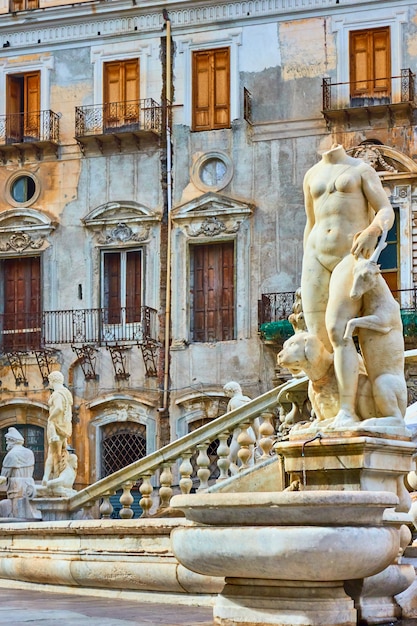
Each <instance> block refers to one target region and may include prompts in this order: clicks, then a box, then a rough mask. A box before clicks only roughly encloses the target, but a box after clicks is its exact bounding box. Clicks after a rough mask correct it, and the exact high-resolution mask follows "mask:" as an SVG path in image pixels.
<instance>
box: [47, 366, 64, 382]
mask: <svg viewBox="0 0 417 626" xmlns="http://www.w3.org/2000/svg"><path fill="white" fill-rule="evenodd" d="M48 380H49V382H50V384H51V385H56V384H58V385H63V384H64V377H63V375H62V374H61V372H58V370H55V371H53V372H51V373H50V374H49V376H48Z"/></svg>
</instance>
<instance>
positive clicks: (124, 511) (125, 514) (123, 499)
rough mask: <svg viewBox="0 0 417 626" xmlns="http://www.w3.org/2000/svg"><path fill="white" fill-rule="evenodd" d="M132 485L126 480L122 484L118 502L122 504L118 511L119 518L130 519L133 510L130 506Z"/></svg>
mask: <svg viewBox="0 0 417 626" xmlns="http://www.w3.org/2000/svg"><path fill="white" fill-rule="evenodd" d="M132 487H133V483H132V482H126V483H124V484H123V485H122V489H123V493H122V495H121V496H120V500H119V502H120V504H121V505H122V508H121V509H120V513H119V516H120V518H121V519H131V518H132V517H133V511H132V508H131V505H132V503H133V496H132V494H131V489H132Z"/></svg>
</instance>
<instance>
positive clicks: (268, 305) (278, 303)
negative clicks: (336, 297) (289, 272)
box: [258, 287, 417, 326]
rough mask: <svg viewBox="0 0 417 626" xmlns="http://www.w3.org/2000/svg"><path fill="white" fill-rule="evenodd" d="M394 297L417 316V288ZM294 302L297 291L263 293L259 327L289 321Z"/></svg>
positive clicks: (405, 308)
mask: <svg viewBox="0 0 417 626" xmlns="http://www.w3.org/2000/svg"><path fill="white" fill-rule="evenodd" d="M392 295H393V296H394V298H395V299H396V300H397V302H398V303H399V305H400V308H401V311H403V312H408V313H415V314H416V315H417V287H413V288H412V289H399V290H397V291H393V292H392ZM294 302H295V291H283V292H278V293H263V294H262V296H261V299H260V300H258V323H259V326H261V325H262V324H267V323H269V322H280V321H282V320H286V319H288V316H289V315H291V313H292V312H293V306H294Z"/></svg>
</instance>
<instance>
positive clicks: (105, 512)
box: [99, 491, 114, 519]
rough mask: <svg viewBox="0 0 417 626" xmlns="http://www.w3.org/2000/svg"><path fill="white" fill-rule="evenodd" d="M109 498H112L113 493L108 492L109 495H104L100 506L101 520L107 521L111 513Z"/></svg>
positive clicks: (111, 507) (111, 506)
mask: <svg viewBox="0 0 417 626" xmlns="http://www.w3.org/2000/svg"><path fill="white" fill-rule="evenodd" d="M110 496H114V491H109V493H105V494H104V496H103V501H102V503H101V504H100V509H99V510H100V516H101V517H102V518H103V519H109V518H110V517H111V515H112V513H113V510H114V509H113V505H112V503H111V502H110Z"/></svg>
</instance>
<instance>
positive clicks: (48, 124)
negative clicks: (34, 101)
mask: <svg viewBox="0 0 417 626" xmlns="http://www.w3.org/2000/svg"><path fill="white" fill-rule="evenodd" d="M41 142H52V143H55V144H57V143H58V142H59V115H58V113H54V112H53V111H49V110H47V111H33V112H30V113H11V114H10V115H2V116H0V145H3V146H5V145H10V144H16V143H25V144H29V143H41Z"/></svg>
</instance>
